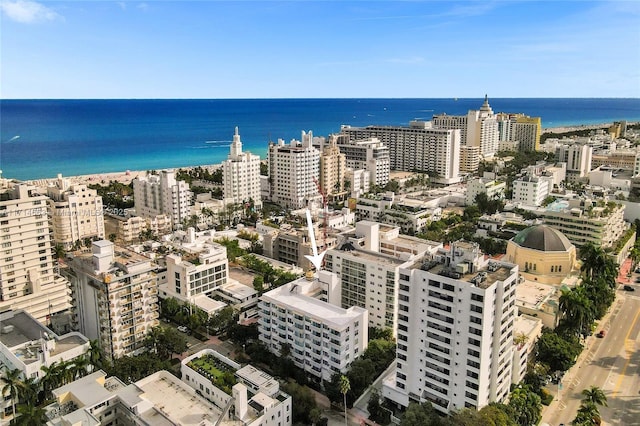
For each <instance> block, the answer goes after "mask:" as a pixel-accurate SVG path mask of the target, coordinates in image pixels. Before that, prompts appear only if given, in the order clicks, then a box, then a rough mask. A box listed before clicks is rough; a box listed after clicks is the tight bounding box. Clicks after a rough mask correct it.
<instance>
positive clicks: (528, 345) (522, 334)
mask: <svg viewBox="0 0 640 426" xmlns="http://www.w3.org/2000/svg"><path fill="white" fill-rule="evenodd" d="M542 325H543V324H542V320H541V319H540V318H536V317H532V316H529V315H518V316H517V317H516V321H515V324H514V328H513V337H514V339H513V362H512V365H513V368H512V371H513V373H512V377H511V383H520V381H521V380H522V379H524V376H525V375H526V374H527V367H528V366H529V362H532V361H534V359H535V350H536V342H537V341H538V338H539V337H540V335H541V334H542Z"/></svg>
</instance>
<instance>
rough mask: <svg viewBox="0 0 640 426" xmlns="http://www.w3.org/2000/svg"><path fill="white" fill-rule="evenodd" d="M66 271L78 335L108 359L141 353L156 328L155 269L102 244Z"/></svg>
mask: <svg viewBox="0 0 640 426" xmlns="http://www.w3.org/2000/svg"><path fill="white" fill-rule="evenodd" d="M68 265H69V268H68V270H67V271H66V272H65V274H66V275H67V276H68V278H69V280H70V281H71V282H72V284H73V297H74V299H75V300H74V305H75V309H76V316H75V319H76V323H77V328H78V329H79V331H80V332H81V333H82V334H84V335H85V336H87V337H88V338H89V339H97V340H98V341H99V342H100V346H101V347H102V349H103V350H104V352H105V355H106V356H107V357H108V358H110V359H115V358H120V357H122V356H125V355H132V354H135V353H137V352H138V351H140V350H142V349H143V347H144V340H145V338H146V336H147V333H148V332H149V331H150V330H151V328H153V327H155V326H157V325H158V324H159V321H158V317H159V313H158V296H157V295H158V283H157V278H156V273H155V271H156V269H157V266H156V265H155V264H154V263H152V262H151V260H149V258H147V257H144V256H142V255H140V254H137V253H134V252H132V251H129V250H127V249H124V248H121V247H117V246H114V245H113V243H111V242H110V241H105V240H101V241H96V242H94V243H93V245H92V247H91V253H82V254H80V255H78V256H75V257H73V258H71V259H69V260H68Z"/></svg>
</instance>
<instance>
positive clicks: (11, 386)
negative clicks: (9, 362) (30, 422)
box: [2, 368, 22, 418]
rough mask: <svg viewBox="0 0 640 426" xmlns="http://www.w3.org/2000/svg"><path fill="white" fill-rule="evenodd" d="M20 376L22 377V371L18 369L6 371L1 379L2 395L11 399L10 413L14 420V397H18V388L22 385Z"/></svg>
mask: <svg viewBox="0 0 640 426" xmlns="http://www.w3.org/2000/svg"><path fill="white" fill-rule="evenodd" d="M20 375H22V371H21V370H20V369H18V368H15V369H13V370H9V369H6V370H5V373H4V376H3V378H2V379H3V380H4V386H3V387H2V395H3V396H4V395H7V394H9V396H10V397H11V412H12V414H13V417H14V418H15V416H16V397H17V396H18V392H19V391H20V386H21V385H22V380H21V379H20Z"/></svg>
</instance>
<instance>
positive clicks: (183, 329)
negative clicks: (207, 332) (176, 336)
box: [178, 325, 188, 333]
mask: <svg viewBox="0 0 640 426" xmlns="http://www.w3.org/2000/svg"><path fill="white" fill-rule="evenodd" d="M178 331H182V332H183V333H186V332H187V331H188V329H187V327H185V326H184V325H179V326H178Z"/></svg>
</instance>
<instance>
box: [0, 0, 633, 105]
mask: <svg viewBox="0 0 640 426" xmlns="http://www.w3.org/2000/svg"><path fill="white" fill-rule="evenodd" d="M0 5H1V15H2V16H1V18H0V19H1V22H0V25H1V29H0V48H1V50H0V72H1V74H0V97H1V98H3V99H11V98H314V97H347V98H352V97H416V98H419V97H427V98H437V97H445V98H446V97H481V96H483V95H484V94H485V93H488V94H489V95H490V96H491V97H494V98H497V97H640V2H637V1H614V2H610V1H567V2H562V1H542V2H536V1H515V0H512V1H466V2H450V1H355V2H342V1H325V2H316V1H275V2H274V1H255V2H250V1H234V2H223V1H193V2H188V1H180V2H170V1H149V0H147V1H145V2H134V1H124V2H117V1H113V2H109V1H71V2H58V1H37V2H36V1H32V0H0Z"/></svg>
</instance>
